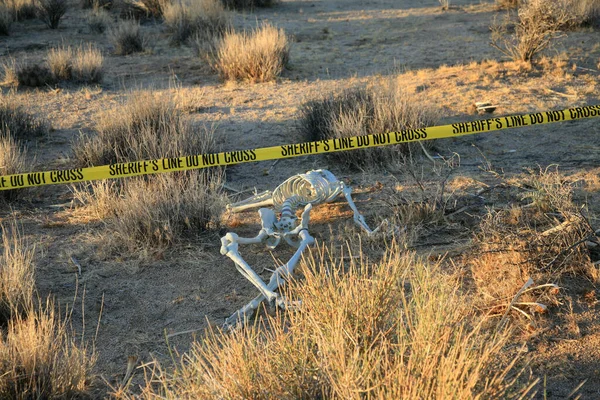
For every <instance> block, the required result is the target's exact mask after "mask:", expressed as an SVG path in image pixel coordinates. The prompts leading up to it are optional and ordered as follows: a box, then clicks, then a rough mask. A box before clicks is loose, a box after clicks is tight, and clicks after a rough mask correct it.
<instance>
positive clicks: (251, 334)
mask: <svg viewBox="0 0 600 400" xmlns="http://www.w3.org/2000/svg"><path fill="white" fill-rule="evenodd" d="M313 254H314V253H313ZM351 259H352V260H356V261H354V262H352V261H351V262H349V263H348V262H346V261H343V256H342V257H339V258H336V257H329V256H328V254H327V252H320V254H319V255H318V256H312V257H311V256H309V257H308V262H307V264H305V265H304V266H303V273H304V276H305V279H304V280H303V281H297V282H294V283H292V284H291V286H290V292H289V293H288V295H289V296H292V297H294V298H296V297H297V298H300V299H302V305H301V308H300V310H298V312H291V313H289V314H287V315H286V316H285V317H281V318H280V317H278V316H276V317H272V316H268V315H267V316H265V317H261V318H259V320H258V321H257V322H256V323H255V324H254V325H252V326H247V327H246V328H244V329H239V330H236V331H234V332H232V333H229V334H221V333H219V332H214V331H209V332H208V333H207V334H206V336H205V337H204V338H202V339H201V340H200V341H199V342H196V343H195V344H194V345H193V347H192V349H191V350H190V352H188V353H187V354H185V355H183V357H182V359H181V363H179V364H178V365H177V366H176V367H175V369H174V370H173V371H169V372H167V371H164V370H163V369H162V368H161V367H160V365H159V364H157V363H155V364H154V368H153V369H149V370H147V371H146V373H147V375H146V385H145V386H144V387H142V388H141V394H140V395H139V398H147V399H150V398H165V399H193V398H202V399H223V398H227V399H250V398H251V399H274V398H276V399H315V398H319V399H321V398H325V399H365V398H366V399H448V398H453V399H471V398H511V396H518V394H522V393H524V392H527V391H528V390H529V387H530V385H529V384H530V383H532V382H525V381H524V382H522V383H518V380H517V379H516V377H517V376H518V372H517V371H515V370H514V366H513V364H510V365H507V366H499V365H498V363H497V356H498V354H499V352H500V351H502V346H503V345H504V344H505V343H506V341H507V333H506V332H505V333H498V334H491V333H486V332H484V331H483V330H482V328H481V326H482V325H481V320H480V319H479V318H477V317H475V316H474V315H473V314H472V313H471V312H470V310H471V308H470V306H469V304H468V300H466V298H465V297H464V296H463V295H461V294H460V292H459V290H458V287H459V286H460V285H459V282H458V281H457V279H456V277H454V276H449V275H445V274H444V273H443V272H442V271H441V269H440V267H439V266H438V265H431V264H428V263H426V262H425V261H424V260H422V259H419V258H417V257H416V256H415V255H414V254H411V253H406V252H401V251H399V250H398V249H397V248H391V249H389V251H388V252H387V254H386V256H385V257H384V259H383V260H382V261H380V262H378V263H370V262H368V261H367V260H366V259H365V258H364V257H360V258H359V259H358V260H357V259H355V258H351ZM442 310H443V312H442ZM118 393H119V394H120V395H121V397H123V398H128V397H131V395H130V394H129V395H127V394H123V391H120V392H119V391H118Z"/></svg>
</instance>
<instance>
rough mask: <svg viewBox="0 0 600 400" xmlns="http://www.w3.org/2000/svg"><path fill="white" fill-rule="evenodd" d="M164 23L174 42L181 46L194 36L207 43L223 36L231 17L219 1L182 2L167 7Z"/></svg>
mask: <svg viewBox="0 0 600 400" xmlns="http://www.w3.org/2000/svg"><path fill="white" fill-rule="evenodd" d="M164 22H165V25H166V26H167V28H168V30H169V31H170V32H171V40H172V42H173V43H175V44H181V43H183V42H185V41H186V40H187V39H188V38H190V37H192V36H196V37H198V38H199V40H205V41H206V40H210V39H211V38H213V37H215V36H221V35H222V34H223V33H224V32H225V30H226V29H228V28H229V26H230V16H229V13H228V12H227V11H226V10H225V8H224V7H223V4H222V3H221V2H220V1H219V0H200V1H180V2H175V3H171V4H169V5H167V6H166V8H165V11H164Z"/></svg>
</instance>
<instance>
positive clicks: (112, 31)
mask: <svg viewBox="0 0 600 400" xmlns="http://www.w3.org/2000/svg"><path fill="white" fill-rule="evenodd" d="M108 38H109V40H110V41H111V43H112V44H113V45H114V46H115V50H114V52H115V54H117V55H121V56H123V55H127V54H132V53H138V52H141V51H144V44H145V43H144V42H145V40H144V37H143V35H142V32H141V31H140V24H139V22H136V21H134V20H121V21H119V22H118V23H117V25H116V26H114V27H110V28H109V29H108Z"/></svg>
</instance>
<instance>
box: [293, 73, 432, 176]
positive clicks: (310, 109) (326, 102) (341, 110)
mask: <svg viewBox="0 0 600 400" xmlns="http://www.w3.org/2000/svg"><path fill="white" fill-rule="evenodd" d="M435 122H436V117H435V114H434V112H433V110H431V109H429V107H427V106H425V105H423V104H420V103H419V102H418V101H416V100H415V99H412V98H410V97H409V96H408V95H406V94H405V93H404V92H403V91H402V89H401V88H400V87H399V86H398V85H397V84H396V83H394V82H391V81H390V82H381V83H378V84H375V85H371V86H368V87H366V88H362V87H360V88H354V89H349V90H346V91H344V92H342V93H341V94H338V95H333V94H332V95H329V96H327V97H326V98H324V99H322V100H313V101H309V102H307V103H305V104H304V105H303V106H302V107H301V109H300V121H299V128H300V130H301V131H302V132H303V133H304V134H305V136H306V138H307V139H308V140H313V141H314V140H328V139H343V138H348V137H353V136H362V135H369V134H377V133H381V134H384V133H386V132H394V131H396V132H397V131H401V130H405V129H412V130H418V129H421V128H425V127H427V126H430V125H433V124H434V123H435ZM421 135H422V134H421V133H419V132H416V133H415V132H413V133H411V134H410V136H408V135H407V138H413V139H418V138H420V137H421ZM408 151H409V145H408V144H402V145H397V146H386V147H382V148H370V149H361V150H355V151H349V152H343V153H332V154H331V157H332V158H333V159H334V160H336V162H338V163H341V164H342V165H344V166H346V167H351V168H358V169H363V168H367V167H372V166H377V165H386V164H389V163H390V162H392V161H394V160H396V161H399V160H400V159H401V157H400V155H401V154H402V153H403V154H408Z"/></svg>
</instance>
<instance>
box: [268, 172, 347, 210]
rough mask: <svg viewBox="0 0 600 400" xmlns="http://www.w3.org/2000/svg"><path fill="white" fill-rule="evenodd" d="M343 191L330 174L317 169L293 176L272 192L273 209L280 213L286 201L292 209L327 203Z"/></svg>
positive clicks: (340, 183) (341, 184)
mask: <svg viewBox="0 0 600 400" xmlns="http://www.w3.org/2000/svg"><path fill="white" fill-rule="evenodd" d="M343 189H344V184H343V183H342V182H340V181H338V180H337V178H336V177H335V175H333V174H332V173H331V172H329V171H327V170H324V169H319V170H315V171H309V172H307V173H306V174H299V175H294V176H292V177H290V178H289V179H287V180H286V181H285V182H283V183H282V184H281V185H279V186H277V188H276V189H275V190H274V191H273V207H274V208H275V209H276V210H277V211H281V209H282V206H283V203H284V202H285V201H286V200H288V202H289V203H290V206H291V207H292V209H296V208H298V207H302V206H305V205H307V204H309V203H310V204H313V205H315V204H320V203H328V202H330V201H332V200H334V199H335V198H336V197H337V196H338V195H339V194H340V193H341V192H342V190H343Z"/></svg>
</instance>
